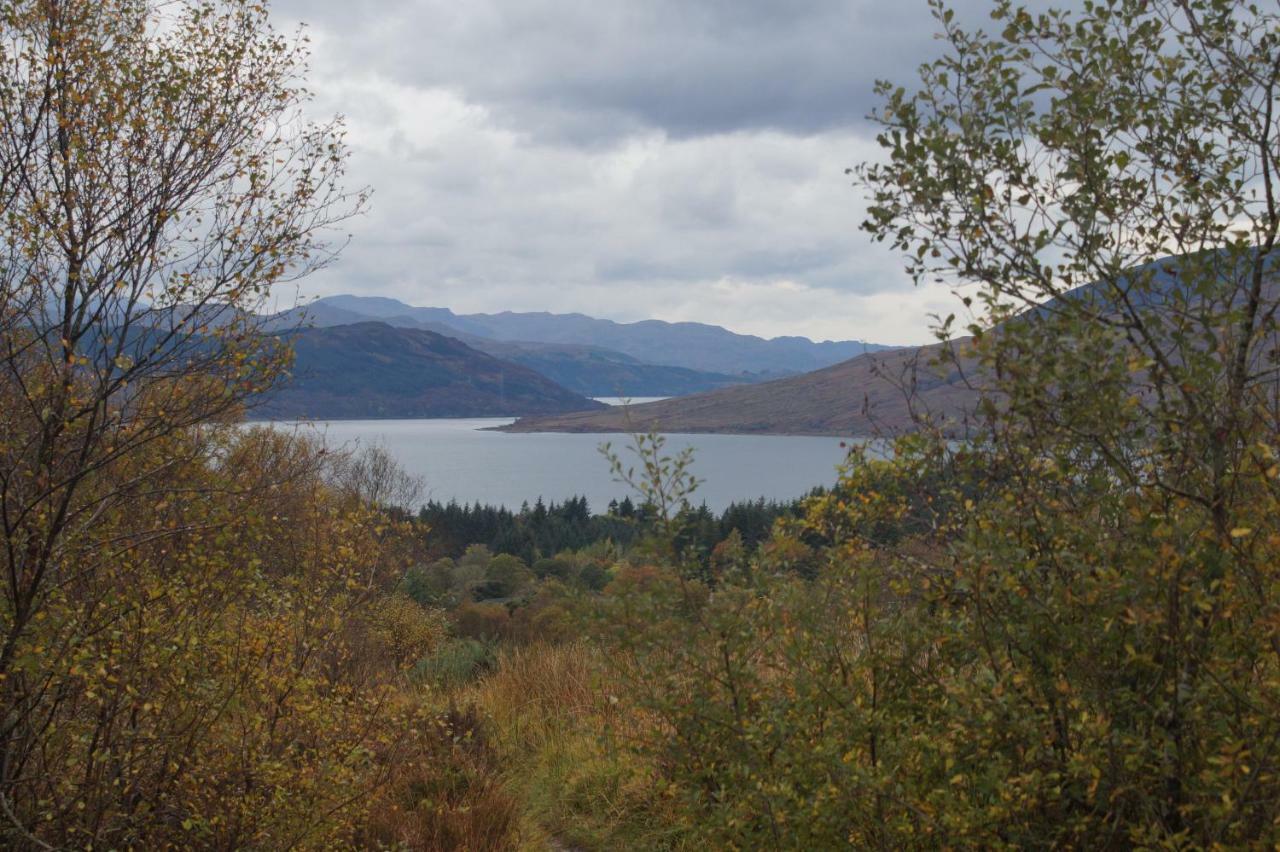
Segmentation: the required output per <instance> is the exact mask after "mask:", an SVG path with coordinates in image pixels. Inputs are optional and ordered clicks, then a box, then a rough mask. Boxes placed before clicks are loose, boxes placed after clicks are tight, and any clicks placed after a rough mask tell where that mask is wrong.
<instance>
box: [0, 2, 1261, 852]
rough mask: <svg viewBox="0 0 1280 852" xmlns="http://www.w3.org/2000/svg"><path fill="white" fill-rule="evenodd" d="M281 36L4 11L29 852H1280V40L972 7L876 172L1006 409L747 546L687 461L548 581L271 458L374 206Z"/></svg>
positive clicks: (3, 139)
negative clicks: (740, 851)
mask: <svg viewBox="0 0 1280 852" xmlns="http://www.w3.org/2000/svg"><path fill="white" fill-rule="evenodd" d="M161 14H163V15H165V16H168V17H165V18H164V19H163V20H161V19H160V18H157V17H154V16H155V15H161ZM264 14H265V13H264V12H263V10H262V9H261V8H260V7H258V6H256V5H254V4H250V3H239V2H232V0H227V1H226V2H217V3H210V4H185V3H178V4H159V5H158V6H152V5H149V4H147V3H144V2H142V0H110V2H101V0H98V2H94V3H88V2H78V0H68V2H60V3H28V2H11V3H4V4H0V25H2V26H3V28H4V33H5V37H4V39H3V42H2V43H3V45H4V51H5V53H4V60H5V64H4V68H5V75H6V76H5V83H6V85H5V86H2V87H0V115H3V116H4V117H5V118H6V120H7V122H8V124H7V127H9V128H11V129H12V130H13V131H14V132H10V133H6V134H4V135H3V136H0V198H3V200H4V204H5V210H6V214H7V215H6V217H4V219H3V221H2V222H0V227H2V228H3V233H4V245H5V247H6V253H5V257H6V261H5V263H4V264H3V265H0V285H2V288H0V335H2V337H0V340H2V341H3V352H2V353H0V355H2V358H0V367H2V368H3V370H2V372H0V521H2V522H3V530H4V540H3V542H4V548H3V550H2V551H0V559H2V560H3V561H2V562H0V569H2V570H0V577H2V578H3V579H2V581H0V833H2V835H3V837H4V841H5V845H6V846H9V847H12V848H18V849H50V848H65V847H109V848H190V847H204V848H227V849H230V848H269V849H275V848H303V847H336V848H350V847H364V848H388V849H390V848H425V849H433V848H440V849H445V848H466V849H509V848H522V847H523V848H548V847H553V848H554V847H563V846H582V847H589V848H603V849H607V848H617V849H624V848H625V849H629V848H673V849H680V848H693V847H700V848H706V847H712V848H760V847H764V848H771V847H791V848H806V849H809V848H841V847H852V848H895V849H896V848H905V849H911V848H921V849H930V848H981V849H989V848H990V849H1001V848H1004V849H1013V848H1052V847H1065V848H1089V849H1129V848H1168V849H1187V848H1242V847H1254V848H1262V847H1270V846H1274V845H1276V843H1277V842H1280V754H1278V753H1277V742H1280V617H1278V613H1280V604H1278V602H1277V595H1278V593H1280V577H1278V576H1277V573H1276V572H1277V566H1280V525H1278V524H1280V521H1278V520H1277V519H1280V436H1278V427H1280V383H1278V380H1277V378H1278V377H1277V370H1278V369H1280V367H1278V363H1280V358H1278V357H1277V354H1276V345H1277V339H1278V337H1280V335H1277V329H1276V311H1277V308H1280V298H1277V288H1276V285H1275V281H1276V279H1275V276H1274V274H1273V272H1274V271H1273V260H1272V253H1273V251H1274V249H1275V244H1276V240H1277V236H1278V235H1280V211H1277V209H1276V206H1275V203H1274V197H1275V192H1274V190H1275V186H1274V183H1273V180H1274V178H1273V175H1274V174H1275V168H1274V165H1275V162H1274V158H1275V150H1276V146H1275V139H1276V135H1275V130H1276V128H1275V125H1274V118H1273V116H1274V114H1275V113H1274V111H1273V109H1272V108H1273V106H1274V88H1275V81H1276V72H1275V63H1274V57H1275V55H1276V53H1277V50H1276V48H1277V38H1278V37H1280V21H1278V20H1277V18H1276V17H1275V16H1274V15H1268V14H1264V13H1261V12H1258V11H1256V10H1253V9H1252V8H1249V7H1245V6H1243V5H1242V4H1238V3H1234V2H1226V0H1180V2H1150V0H1147V2H1141V1H1140V0H1113V1H1112V2H1108V3H1098V4H1091V5H1087V6H1086V7H1085V9H1084V11H1082V12H1079V13H1076V14H1071V15H1068V14H1065V13H1057V12H1051V13H1046V14H1044V15H1038V16H1036V15H1031V14H1030V13H1027V12H1025V11H1023V10H1020V9H1017V8H1014V7H1013V6H1011V5H1010V4H1005V3H999V4H997V5H996V11H995V16H994V19H995V28H996V30H997V31H996V32H995V33H994V34H984V33H982V32H976V31H969V30H965V29H962V28H961V27H960V25H959V23H958V22H957V21H956V20H955V18H954V16H953V15H952V14H951V13H950V12H948V11H945V10H944V9H942V8H941V6H939V7H938V20H939V23H940V25H941V26H942V27H943V29H944V32H945V34H946V37H947V39H948V42H949V45H950V54H949V55H948V56H947V57H946V58H944V59H942V60H940V61H939V62H937V63H935V64H933V65H930V66H928V67H926V68H925V69H924V71H923V82H924V86H923V88H922V90H921V91H920V92H917V93H908V92H907V91H905V90H897V89H890V88H888V87H886V88H885V90H884V96H885V108H884V111H883V113H882V114H881V115H880V117H879V118H880V120H881V122H882V124H883V134H882V143H883V144H884V146H885V148H886V159H885V161H884V162H883V163H881V164H880V165H876V166H870V167H867V168H865V169H863V170H861V171H860V172H859V180H860V181H861V182H862V183H863V184H864V186H866V187H867V188H868V190H869V191H870V193H871V195H872V197H873V201H874V203H873V205H872V207H871V210H870V214H869V221H868V225H867V227H868V229H869V230H870V231H871V232H872V233H873V234H874V235H875V236H876V237H877V238H880V239H885V240H889V241H891V242H892V243H894V244H895V245H897V246H898V247H899V248H901V249H903V250H904V251H905V252H906V254H907V257H908V258H909V260H908V263H909V268H910V269H911V270H912V272H913V273H915V274H916V275H917V276H918V277H919V278H921V279H925V278H929V277H932V276H942V277H944V279H945V278H948V277H949V280H956V281H958V282H963V283H967V284H969V285H972V287H971V289H970V290H969V291H968V292H969V294H970V295H969V296H968V297H969V298H970V300H971V301H972V302H973V304H975V305H977V306H979V307H980V308H981V309H982V316H983V318H984V321H983V322H974V323H973V324H972V325H971V326H970V328H969V331H970V332H971V334H972V339H971V341H970V342H969V343H966V344H965V348H964V350H963V351H954V352H953V353H950V355H948V347H945V346H944V347H942V348H941V352H942V353H943V355H942V357H941V358H940V361H942V363H940V364H936V365H920V366H921V370H920V371H919V373H918V374H917V375H918V377H919V380H920V381H921V382H925V383H927V382H928V378H927V377H928V375H929V371H928V369H926V368H929V367H932V368H938V367H941V368H942V369H944V370H946V371H947V372H948V375H950V374H951V373H955V372H960V373H962V374H964V376H966V377H967V378H966V380H967V381H971V382H973V383H975V384H976V385H977V386H978V390H979V394H980V396H981V398H982V400H983V402H982V404H981V405H980V406H979V408H978V409H977V410H976V411H975V412H974V416H973V417H972V418H971V419H970V420H969V421H967V422H963V423H957V422H956V421H955V420H954V419H952V420H948V419H947V412H940V413H939V414H940V416H939V417H938V418H936V419H935V418H933V417H931V416H930V413H929V412H927V411H924V410H919V409H917V410H916V416H917V426H918V429H917V431H916V432H915V434H913V435H912V436H910V437H905V438H901V439H899V440H898V441H897V442H896V444H895V447H894V449H895V452H894V454H893V455H892V457H891V458H889V459H872V458H868V457H866V456H864V455H861V454H859V453H856V452H855V453H854V454H852V455H851V456H850V458H849V462H848V465H847V467H846V469H845V471H844V473H843V474H842V476H841V478H840V480H839V482H838V483H836V485H835V486H834V487H833V488H831V489H830V490H828V491H826V492H824V493H822V494H819V495H815V496H814V497H812V498H811V499H809V500H808V501H807V502H806V503H805V505H804V507H803V510H802V511H800V512H798V513H796V514H794V515H792V514H790V513H788V514H787V515H786V516H784V517H780V518H778V519H776V520H775V521H774V522H773V525H772V527H771V528H770V531H769V533H768V535H767V536H765V537H763V538H761V539H760V540H759V542H758V543H757V544H756V546H754V547H751V546H749V544H748V543H747V542H746V541H745V540H744V535H743V534H742V533H741V532H734V531H730V532H728V533H726V534H725V536H724V538H723V539H722V540H720V541H718V542H717V543H716V544H715V545H714V546H713V547H711V548H710V550H709V551H708V550H707V549H706V548H699V547H698V546H696V544H697V542H698V541H699V539H698V537H697V536H696V535H691V534H690V522H691V521H696V520H697V513H696V512H693V511H691V510H689V508H688V498H689V496H690V494H691V493H692V492H693V490H694V487H695V485H696V483H695V482H694V480H692V478H691V467H690V465H691V459H690V458H689V457H687V456H684V455H677V456H674V457H673V456H670V455H668V454H666V453H665V451H664V447H663V444H662V441H661V439H660V438H656V437H653V436H641V437H639V438H638V439H637V447H636V449H637V451H638V458H637V463H636V465H635V466H634V467H629V466H627V465H626V464H624V463H622V462H621V461H619V462H618V463H616V464H615V472H616V473H617V475H618V476H619V478H621V479H623V480H625V481H628V482H630V483H631V484H632V485H633V486H635V487H636V489H637V491H638V503H639V504H640V506H642V507H643V509H642V511H640V512H639V515H640V519H639V520H636V521H635V523H636V524H637V525H638V527H639V531H638V533H637V534H636V535H635V536H634V538H633V539H632V540H631V541H630V542H629V543H620V542H618V541H605V542H603V543H599V542H594V543H588V544H586V545H585V546H583V547H582V548H579V549H576V550H569V551H566V552H563V553H556V554H554V555H550V556H549V555H547V553H546V552H543V551H541V550H535V551H533V552H532V553H530V554H529V555H530V556H531V557H536V558H534V559H533V562H532V564H530V563H529V562H528V561H527V560H526V559H523V558H522V557H521V556H519V555H517V554H515V553H513V552H506V553H497V554H495V553H494V552H493V550H490V549H489V548H487V547H481V546H475V547H471V548H467V549H464V550H463V551H462V553H461V554H457V555H456V556H454V557H450V561H449V562H443V561H442V560H443V557H440V556H439V555H438V554H429V553H428V552H427V551H426V549H425V548H424V544H423V543H424V542H427V543H430V542H431V531H430V530H429V529H424V526H425V525H424V524H423V522H422V521H419V520H417V519H415V518H412V517H410V516H408V515H407V514H406V513H405V512H404V511H403V510H402V509H397V507H398V506H404V505H410V504H411V503H412V501H413V499H414V498H413V483H412V481H410V480H409V479H407V478H406V477H405V476H404V475H403V474H401V473H400V472H398V471H397V470H396V469H395V467H394V465H392V464H390V463H389V460H388V459H387V458H386V457H385V455H382V454H379V453H377V452H372V453H369V454H365V455H363V456H357V457H352V456H348V455H343V454H338V453H333V452H330V451H328V450H326V449H325V448H323V447H319V446H316V445H314V444H311V443H309V442H306V441H301V440H298V439H297V438H295V437H293V436H289V435H282V434H279V433H276V432H271V431H267V430H253V429H242V428H240V427H239V426H238V425H236V422H235V420H236V418H237V416H238V414H239V411H240V405H241V403H242V402H243V400H245V399H247V398H251V397H253V396H254V395H256V394H258V393H260V392H261V391H262V390H263V389H264V386H265V385H266V384H268V383H269V382H270V381H271V380H272V379H273V377H275V376H277V375H279V374H280V370H281V369H282V368H283V367H284V365H285V363H287V353H285V352H281V351H279V349H278V348H276V347H274V346H272V345H271V344H270V343H269V340H268V339H267V338H264V337H263V336H261V335H257V334H255V333H254V331H255V329H254V328H252V326H251V321H250V320H249V319H248V318H250V317H252V316H254V315H255V311H253V310H251V308H253V307H255V300H260V297H261V295H262V294H263V293H265V292H266V288H268V287H269V286H270V285H271V284H272V283H274V282H276V281H279V280H282V279H283V278H284V277H286V275H287V274H292V272H291V271H297V270H300V269H301V270H304V271H305V269H306V268H309V267H310V266H314V265H315V264H316V261H314V260H312V258H314V257H316V256H317V255H316V252H317V251H319V250H320V248H321V247H322V240H321V238H320V236H321V233H322V231H323V228H324V227H325V226H326V225H330V224H333V223H335V222H336V221H339V220H340V219H341V217H342V216H343V215H346V213H347V212H350V211H351V210H352V209H355V208H358V206H359V202H360V199H359V198H358V197H357V198H349V197H348V196H346V195H344V194H343V193H342V192H341V191H340V190H339V188H338V179H339V178H340V176H341V171H342V162H343V156H344V154H343V149H342V145H341V140H340V135H339V134H338V133H337V128H336V127H329V126H320V127H316V126H312V125H306V124H305V123H301V124H299V123H297V122H296V121H294V119H296V118H297V116H298V113H297V112H296V110H297V108H298V107H299V104H300V103H301V99H302V98H303V93H302V92H301V90H299V89H297V88H296V80H297V72H298V69H299V67H300V66H299V64H298V63H299V62H300V60H301V53H300V52H299V51H300V49H299V48H298V46H295V45H291V44H289V43H288V42H287V41H282V40H281V39H279V38H278V37H276V36H275V35H273V34H272V33H271V32H270V30H269V29H268V28H267V26H266V23H265V19H264V17H263V15H264ZM149 16H151V17H149ZM160 24H163V26H161V25H160ZM286 119H288V120H286ZM282 127H290V128H299V127H300V128H301V129H300V130H298V131H297V135H280V134H281V133H282V132H283V131H281V130H280V128H282ZM290 132H292V131H290ZM55 202H56V203H55ZM1170 253H1172V254H1173V255H1174V256H1173V257H1171V258H1165V259H1161V258H1162V257H1164V255H1166V254H1170ZM1084 282H1091V283H1090V286H1089V287H1088V288H1086V289H1083V290H1081V289H1077V288H1076V287H1075V285H1077V284H1081V283H1084ZM1032 305H1034V306H1036V307H1034V309H1032V310H1022V309H1023V308H1025V307H1028V306H1032ZM988 319H989V320H990V322H987V321H985V320H988ZM954 322H955V321H954V320H953V319H948V320H945V321H944V322H943V324H942V329H941V330H940V331H941V333H942V335H943V336H944V337H945V336H946V335H947V333H949V331H950V328H951V326H952V325H953V324H954ZM905 390H906V391H908V395H909V398H914V399H916V400H918V399H919V396H916V397H911V396H910V391H911V390H912V385H910V384H908V385H907V386H906V388H905ZM958 428H962V429H964V430H965V431H966V433H967V440H965V441H964V442H961V443H956V442H953V441H950V440H947V439H946V437H945V436H949V435H951V434H954V433H955V431H956V430H957V429H958ZM572 511H576V510H572ZM610 523H611V522H610ZM548 529H549V527H548ZM534 546H535V548H540V547H541V545H537V544H536V543H535V545H534ZM515 549H516V548H515V547H513V548H512V550H515ZM540 563H541V567H539V564H540Z"/></svg>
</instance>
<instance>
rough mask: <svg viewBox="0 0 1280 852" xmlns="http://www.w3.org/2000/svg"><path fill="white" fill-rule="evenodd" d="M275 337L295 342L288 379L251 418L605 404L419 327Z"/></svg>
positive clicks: (498, 411) (551, 409)
mask: <svg viewBox="0 0 1280 852" xmlns="http://www.w3.org/2000/svg"><path fill="white" fill-rule="evenodd" d="M281 337H282V338H284V339H286V340H287V341H289V342H290V343H291V344H292V345H293V347H294V352H295V363H294V368H293V371H292V378H291V379H290V380H289V381H287V382H286V383H285V384H284V385H282V386H281V387H279V388H278V389H276V390H274V391H272V392H271V393H270V394H269V395H267V396H266V397H265V398H263V399H261V400H260V401H259V402H258V404H257V405H256V406H255V408H254V412H253V413H254V416H256V417H261V418H269V419H295V418H315V419H342V418H383V417H501V416H519V415H527V414H559V413H563V412H569V411H583V410H591V409H598V408H603V407H604V406H603V405H602V404H600V403H598V402H594V401H593V400H590V399H587V398H586V397H584V396H582V395H580V394H577V393H574V392H573V391H570V390H568V389H567V388H564V387H562V386H560V385H558V384H556V383H555V382H553V381H551V380H550V379H547V378H546V377H544V376H541V375H539V374H538V373H536V372H534V371H533V370H530V369H528V368H527V367H522V366H520V365H518V364H512V363H510V362H507V361H503V360H501V359H498V358H494V357H493V356H491V355H487V354H485V353H483V352H479V351H476V350H475V349H472V348H471V347H469V346H467V345H466V344H465V343H462V342H461V341H458V340H455V339H453V338H450V337H445V336H444V335H440V334H436V333H435V332H431V331H426V330H423V329H406V328H394V327H392V326H390V325H387V324H385V323H379V322H362V323H355V324H350V325H340V326H334V327H330V328H309V329H302V330H297V331H290V332H283V333H282V334H281Z"/></svg>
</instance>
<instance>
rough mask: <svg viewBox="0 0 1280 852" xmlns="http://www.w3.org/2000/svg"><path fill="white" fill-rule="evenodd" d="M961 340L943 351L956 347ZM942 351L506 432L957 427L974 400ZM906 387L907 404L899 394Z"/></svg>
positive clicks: (876, 356)
mask: <svg viewBox="0 0 1280 852" xmlns="http://www.w3.org/2000/svg"><path fill="white" fill-rule="evenodd" d="M964 344H965V341H956V342H954V343H952V344H950V345H951V346H954V347H957V348H958V349H957V351H959V348H960V347H963V346H964ZM941 347H942V344H935V345H933V346H926V347H923V348H920V349H896V350H892V351H888V352H875V353H870V354H867V355H860V356H858V357H857V358H853V359H851V360H849V361H844V362H842V363H840V364H836V365H834V366H831V367H825V368H823V369H821V370H815V371H814V372H812V373H805V374H803V375H800V376H793V377H790V378H786V379H778V380H776V381H772V382H765V383H763V384H757V385H743V386H737V387H730V388H723V389H721V390H715V391H710V392H708V393H701V394H696V395H693V396H685V397H678V398H675V399H667V400H662V401H660V402H651V403H647V404H645V405H636V406H631V407H629V408H627V409H623V408H612V409H608V410H605V411H590V412H579V413H573V414H564V415H556V416H550V417H525V418H522V419H521V420H519V421H517V422H516V423H515V424H513V425H511V426H509V427H506V431H512V432H631V431H649V430H654V431H660V432H723V433H737V434H777V435H847V436H869V435H884V434H893V433H897V432H902V431H905V430H908V429H910V428H912V427H913V425H914V424H915V420H914V416H915V415H919V414H922V413H924V412H929V413H930V414H931V415H932V416H933V417H934V418H935V419H936V418H938V417H942V418H945V420H946V421H947V422H949V423H951V424H953V425H955V426H956V427H958V426H959V425H960V424H961V423H962V422H963V420H964V418H965V415H966V413H967V412H969V411H971V410H972V407H973V405H974V404H975V403H976V401H977V398H978V393H977V391H976V390H974V389H973V388H972V387H970V386H969V385H968V383H967V382H966V377H965V376H964V375H963V374H962V372H961V371H960V370H959V369H957V368H956V366H955V363H954V361H953V360H952V359H943V360H945V361H946V365H945V366H942V365H938V364H936V363H934V362H937V361H939V357H938V356H940V355H942V354H943V351H942V349H941ZM911 386H914V390H915V392H914V394H913V395H911V399H910V400H909V399H908V396H909V395H908V394H907V393H906V392H905V391H904V388H907V387H911Z"/></svg>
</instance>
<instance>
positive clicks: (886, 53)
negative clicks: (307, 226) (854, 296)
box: [276, 0, 990, 139]
mask: <svg viewBox="0 0 1280 852" xmlns="http://www.w3.org/2000/svg"><path fill="white" fill-rule="evenodd" d="M956 5H957V6H959V7H960V8H961V9H962V11H967V12H969V13H970V14H971V17H974V18H977V19H981V18H982V15H981V10H983V9H986V8H989V7H990V3H989V2H986V0H963V1H962V2H960V3H957V4H956ZM276 8H277V10H278V11H279V13H280V14H282V15H284V16H287V17H291V18H298V19H302V20H308V21H310V22H312V23H313V24H314V25H316V26H317V27H320V28H322V29H324V30H327V31H330V32H332V33H333V34H334V36H335V38H337V39H338V40H339V41H340V42H341V44H340V45H339V46H338V48H337V50H338V53H339V54H340V55H342V56H343V57H344V58H345V61H346V62H348V63H349V64H352V65H361V66H367V65H368V64H369V63H372V64H373V65H375V66H376V67H378V68H379V69H381V70H382V71H383V72H384V73H386V74H388V75H389V76H390V77H392V78H394V79H396V80H398V81H402V82H405V83H409V84H413V85H419V86H443V87H449V88H452V89H454V90H456V91H458V92H460V93H461V94H462V95H463V96H464V97H466V98H468V99H471V100H475V101H478V102H483V103H493V104H500V105H502V107H503V112H504V117H505V118H507V119H508V120H511V121H513V122H517V123H518V125H519V126H520V127H521V128H522V129H525V130H528V131H533V132H538V133H540V134H543V135H547V136H549V137H552V136H556V135H560V136H564V137H566V138H575V139H594V138H614V137H616V136H617V135H621V134H625V133H627V132H629V131H630V130H632V129H633V128H635V127H636V126H644V127H651V128H661V129H662V130H664V131H665V132H667V133H669V134H671V135H673V136H690V135H699V134H703V133H710V132H727V131H734V130H742V129H763V128H772V129H785V130H789V131H794V132H799V133H813V132H819V131H822V130H827V129H831V128H834V127H849V126H853V125H855V124H858V123H859V122H860V121H861V120H862V118H863V117H864V116H865V115H866V114H867V112H868V111H869V110H870V109H871V108H872V106H873V105H874V98H873V94H872V84H873V81H874V80H875V79H876V78H885V77H887V78H892V79H896V80H906V79H907V78H909V77H911V76H913V75H914V69H915V67H916V66H917V65H918V64H919V63H920V62H921V61H923V60H924V59H926V58H928V57H929V56H931V55H933V54H934V53H935V52H936V50H937V48H936V46H935V44H934V40H933V34H934V32H935V31H936V30H937V25H936V22H935V21H934V20H933V19H932V17H931V16H930V14H929V11H928V8H927V4H926V2H925V0H898V1H897V2H884V0H789V1H788V0H773V2H765V0H467V2H457V0H417V2H411V0H392V2H377V3H374V2H369V1H368V0H366V2H356V3H351V2H344V0H306V2H301V1H300V0H289V1H288V2H284V3H278V4H277V7H276ZM973 13H978V14H976V15H975V14H973ZM584 115H585V116H591V117H592V120H587V121H583V120H582V119H583V117H584Z"/></svg>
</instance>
